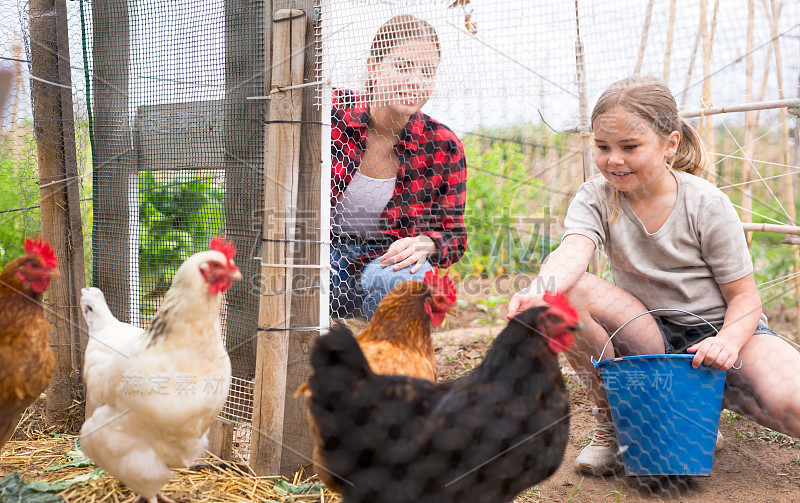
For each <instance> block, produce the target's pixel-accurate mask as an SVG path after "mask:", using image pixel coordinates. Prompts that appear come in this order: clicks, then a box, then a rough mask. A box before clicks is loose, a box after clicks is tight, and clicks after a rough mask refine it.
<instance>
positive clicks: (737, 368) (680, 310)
mask: <svg viewBox="0 0 800 503" xmlns="http://www.w3.org/2000/svg"><path fill="white" fill-rule="evenodd" d="M662 311H677V312H679V313H683V314H688V315H691V316H694V317H695V318H697V319H699V320H700V321H702V322H704V323H706V324H707V325H708V326H709V327H711V328H712V329H713V330H714V332H716V333H719V330H717V327H715V326H714V325H712V324H711V322H710V321H708V320H707V319H705V318H703V317H702V316H699V315H697V314H694V313H692V312H690V311H685V310H683V309H669V308H664V309H651V310H649V311H645V312H643V313H640V314H637V315H636V316H634V317H633V318H631V319H629V320H628V321H626V322H625V323H623V324H622V326H620V327H619V328H618V329H616V330H614V333H613V334H611V337H609V338H608V341H606V344H605V346H603V350H602V351H600V356H599V358H602V357H603V355H604V354H605V352H606V348H607V347H608V345H609V344H610V343H611V339H613V338H614V336H615V335H617V332H619V331H620V330H622V329H623V328H625V326H626V325H627V324H628V323H630V322H632V321H633V320H635V319H636V318H641V317H642V316H644V315H645V314H650V313H657V312H662ZM591 360H592V365H593V366H594V367H597V364H598V363H599V362H600V360H595V359H594V356H592V357H591ZM733 368H734V369H736V370H739V369H740V368H742V360H739V366H738V367H737V366H735V365H734V366H733Z"/></svg>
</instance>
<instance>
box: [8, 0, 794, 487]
mask: <svg viewBox="0 0 800 503" xmlns="http://www.w3.org/2000/svg"><path fill="white" fill-rule="evenodd" d="M407 15H410V16H413V17H414V18H416V19H419V20H423V21H424V22H425V28H414V30H417V31H419V33H422V32H423V31H424V30H430V31H425V32H424V33H426V35H424V36H422V35H419V33H417V31H415V32H414V33H415V34H414V36H413V37H411V38H412V39H414V40H419V39H420V38H422V39H423V40H424V41H425V44H427V46H425V47H426V49H425V50H429V49H430V47H434V48H435V57H432V56H431V53H425V55H423V56H420V52H419V51H420V50H421V49H419V47H416V46H414V47H412V46H408V47H411V48H410V49H408V50H409V51H410V52H409V54H412V55H413V57H412V56H409V58H410V60H411V61H412V63H413V64H418V65H420V68H422V70H420V71H421V72H422V75H423V76H424V78H425V79H427V80H426V82H427V84H426V85H427V86H428V87H421V88H420V89H417V90H415V91H414V93H416V94H414V95H413V96H412V97H411V98H413V99H414V100H416V101H423V102H424V106H423V107H422V109H421V111H422V112H423V113H424V114H425V118H424V119H423V118H422V116H421V115H413V114H416V110H415V111H414V112H413V113H412V114H407V115H413V116H414V117H417V120H418V122H419V124H418V126H417V127H418V130H415V129H413V128H412V127H409V128H405V129H404V128H399V129H397V130H396V131H394V133H395V134H396V135H397V138H396V139H397V140H398V141H400V142H401V143H402V142H404V141H407V140H408V138H410V135H415V134H418V135H422V136H424V135H423V131H424V132H425V134H429V132H430V131H436V135H435V137H434V138H433V139H431V138H430V137H429V136H425V141H426V142H428V143H426V145H431V147H430V149H431V150H430V151H425V152H413V151H408V150H403V151H395V153H394V155H398V156H399V157H400V158H401V159H402V161H401V164H403V163H405V162H406V161H408V166H412V165H413V166H416V164H414V163H416V162H417V160H416V159H419V162H420V163H424V162H427V161H426V160H425V159H426V156H427V157H430V158H431V159H435V162H434V164H435V163H440V164H442V165H443V166H444V167H443V168H442V169H443V170H444V171H443V172H442V173H439V172H436V175H435V176H437V177H440V178H437V180H445V182H446V183H444V182H443V185H448V187H447V190H444V189H443V190H441V191H440V193H438V194H431V191H430V190H428V192H427V193H426V192H425V190H423V189H419V190H417V191H416V192H415V191H414V190H411V189H409V192H410V193H411V196H408V197H405V199H402V196H401V195H400V194H399V193H397V192H393V191H392V190H393V189H392V187H393V186H394V181H396V180H400V181H401V182H403V183H406V182H407V183H408V186H409V187H411V186H415V187H416V185H414V183H423V182H424V180H425V178H424V177H423V178H422V179H421V180H422V181H417V182H414V179H412V175H411V174H409V173H411V168H410V167H409V168H408V171H401V172H400V173H399V175H398V174H397V173H388V174H385V173H380V172H378V173H375V176H373V177H371V178H370V177H367V178H368V179H365V180H361V182H359V183H363V184H364V185H361V186H360V187H363V188H362V189H361V190H363V191H375V192H374V194H375V198H374V200H373V201H372V202H371V203H370V204H371V205H372V210H371V211H372V213H369V208H365V207H363V206H362V207H357V205H355V202H354V201H352V200H351V199H350V198H349V197H350V196H352V192H347V189H346V188H345V187H347V186H348V184H352V183H356V182H353V181H352V179H351V178H352V173H350V174H349V175H348V174H347V173H349V172H350V171H352V167H353V165H354V164H353V163H357V162H360V161H361V159H362V158H364V157H363V156H364V155H366V154H365V153H364V152H363V149H361V150H359V148H360V147H359V144H358V140H354V141H350V142H348V141H346V140H343V139H342V138H343V137H344V135H345V134H346V135H350V136H353V135H356V136H358V134H361V133H353V131H357V132H358V131H359V128H360V127H363V126H365V124H366V122H365V121H367V120H368V119H369V114H368V112H367V111H366V109H364V104H363V101H364V100H363V97H364V96H365V93H366V92H369V93H373V94H372V95H373V96H377V95H379V94H380V92H386V93H389V92H390V91H389V90H384V91H380V90H379V86H378V81H377V80H376V78H375V75H376V74H374V72H373V67H374V66H375V65H377V64H379V63H380V61H381V59H380V58H382V56H376V54H377V53H376V52H375V50H376V49H375V47H376V45H375V44H376V42H375V41H374V40H373V39H374V37H375V35H376V33H378V32H379V31H380V30H381V29H382V27H383V26H384V25H385V24H386V23H387V21H389V20H391V19H392V18H395V17H396V16H407ZM0 19H2V21H0V33H2V37H0V38H1V39H2V47H0V71H2V75H5V76H6V77H5V80H4V81H0V100H2V99H3V98H4V97H5V99H4V101H2V106H1V108H0V145H1V146H0V186H2V193H0V265H4V264H5V263H7V262H8V261H9V260H11V259H12V258H13V257H15V256H17V255H18V254H20V253H21V249H22V242H23V239H24V237H25V236H29V235H33V234H38V233H41V234H42V235H44V236H47V237H48V238H49V239H50V241H51V242H52V243H53V244H54V247H55V248H56V250H57V252H58V254H59V257H60V258H62V257H63V258H62V260H61V267H62V278H61V279H62V281H63V287H59V288H58V289H56V290H55V291H53V292H50V293H48V297H47V298H46V306H47V312H48V316H49V321H51V322H52V323H53V325H54V327H55V329H54V331H53V335H52V337H51V345H52V346H53V348H54V352H55V353H56V356H57V374H56V381H54V383H56V382H57V383H61V386H62V388H63V389H61V393H48V395H47V399H48V400H49V401H52V403H50V404H48V411H50V412H49V413H52V415H53V419H54V420H56V419H58V417H59V412H61V413H62V414H61V415H62V416H63V412H64V411H68V410H72V409H75V408H80V406H79V405H77V406H76V405H75V404H76V403H77V404H79V403H80V401H81V397H82V393H81V391H80V390H81V388H82V383H81V378H80V369H81V362H82V357H81V352H82V348H85V342H86V331H85V328H84V327H83V322H82V320H81V316H80V312H79V309H78V301H79V296H80V288H82V287H85V286H97V287H99V288H101V289H102V290H103V292H104V294H105V296H106V299H107V301H108V305H109V307H110V308H111V309H112V311H113V313H114V314H115V315H116V316H117V317H118V318H119V319H120V320H122V321H126V322H130V323H132V324H135V325H139V326H143V327H146V326H148V324H149V322H150V320H151V319H152V317H153V315H154V314H155V312H156V311H157V309H158V307H159V305H160V302H161V300H162V299H163V295H164V293H165V292H166V290H167V289H168V288H169V285H170V282H171V279H172V276H173V275H174V273H175V271H176V270H177V268H178V267H179V266H180V264H181V263H182V262H183V260H184V259H186V258H187V257H189V256H190V255H191V254H193V253H195V252H197V251H201V250H203V249H206V247H207V245H208V242H209V240H210V239H211V238H212V237H214V236H216V235H218V234H222V233H224V234H225V235H226V236H227V237H228V238H229V239H231V240H233V242H234V243H235V245H236V247H237V254H236V262H237V264H238V266H239V268H240V269H241V272H242V274H243V276H244V279H243V280H242V281H240V282H237V283H236V284H234V286H233V287H232V288H231V289H230V290H229V291H228V292H227V294H226V297H225V302H224V307H223V313H222V319H223V333H224V339H225V343H226V347H227V349H228V352H229V355H230V357H231V362H232V367H233V380H232V383H231V393H230V396H229V399H228V402H227V404H226V406H225V409H224V410H223V413H222V419H224V422H223V423H221V424H222V426H220V429H219V431H217V432H216V433H215V434H216V435H217V436H218V437H219V442H220V443H224V442H223V440H224V439H225V438H228V440H229V441H230V440H231V439H230V438H229V437H231V436H232V438H233V439H234V440H235V441H236V442H239V443H240V444H241V445H243V446H244V447H241V448H240V449H239V451H238V452H237V453H234V454H235V455H238V456H239V457H244V458H247V459H249V461H250V463H251V465H253V466H255V467H256V471H258V472H259V473H267V474H269V473H278V472H280V473H291V471H292V470H293V469H295V468H296V467H297V466H299V465H303V464H308V463H309V462H310V451H311V446H312V443H311V438H310V434H309V432H308V427H307V423H306V419H305V409H304V408H303V405H302V401H301V399H300V398H297V397H295V396H294V393H295V392H296V391H297V389H298V387H299V386H300V385H301V384H302V383H303V382H304V381H305V379H306V377H307V375H308V373H309V364H308V357H309V356H308V355H309V351H310V347H312V345H313V342H314V340H315V338H316V337H317V335H318V334H319V332H320V330H321V329H322V328H324V327H327V326H328V325H329V324H330V322H331V320H332V319H334V318H351V317H353V316H355V317H361V316H362V315H363V314H364V311H362V308H361V306H354V309H350V310H349V312H346V313H345V312H340V308H342V309H344V307H345V304H346V303H347V302H350V301H351V299H348V298H346V297H340V296H339V294H340V293H341V292H339V291H338V290H337V285H333V284H332V283H331V281H330V275H331V270H332V268H333V269H334V270H335V271H339V270H342V269H344V270H348V269H349V268H350V267H351V266H352V265H353V264H354V263H357V262H363V257H364V255H369V254H370V253H377V252H376V250H385V247H383V248H382V247H381V246H383V244H382V243H381V237H380V236H383V235H385V233H381V232H380V231H381V230H383V231H387V230H388V231H390V234H391V235H393V236H394V237H397V238H403V237H407V236H412V237H413V236H415V235H416V234H417V233H423V234H424V233H428V235H430V236H433V237H432V238H431V241H433V242H434V243H435V244H436V245H437V246H438V248H437V249H439V250H444V249H447V250H448V252H447V253H444V252H441V253H439V252H437V253H434V254H432V255H429V259H430V262H432V263H433V264H432V265H434V266H441V267H443V268H450V269H451V270H452V271H454V272H453V274H454V275H455V276H457V278H458V282H459V284H460V288H461V289H462V291H469V289H470V288H476V287H474V285H478V284H480V285H484V284H485V283H483V282H479V281H477V280H479V279H480V280H486V279H488V280H497V281H495V282H494V283H493V284H494V285H495V286H494V287H493V290H492V291H491V292H490V293H491V296H495V297H497V298H505V299H508V298H510V296H511V295H512V294H513V293H515V292H516V291H518V290H520V289H522V288H524V287H525V286H527V285H528V284H530V282H531V281H532V278H534V277H535V274H536V271H537V270H538V267H539V265H541V261H542V260H543V259H544V258H545V257H546V255H547V254H548V253H549V252H550V251H551V250H552V249H553V248H554V247H555V246H557V244H558V241H559V237H560V235H561V232H562V231H563V219H564V215H565V213H566V208H567V205H568V204H569V201H570V200H571V198H572V196H573V195H574V194H575V192H576V190H577V189H578V187H579V186H580V184H581V183H582V182H583V181H584V180H585V179H587V178H588V177H590V176H592V175H593V174H594V173H595V171H596V168H595V167H594V165H593V162H592V153H591V147H590V133H591V131H590V128H589V123H588V117H589V113H590V110H591V106H592V104H593V102H594V100H596V99H597V97H598V96H599V94H600V93H601V92H602V90H603V89H605V88H606V87H607V86H608V85H609V84H610V83H612V82H614V81H616V80H619V79H621V78H624V77H627V76H630V75H634V74H636V75H653V76H657V77H659V78H661V79H663V80H664V81H665V82H666V83H667V84H668V85H669V87H670V89H671V90H672V92H673V94H674V95H675V97H676V99H677V101H678V105H679V106H680V109H681V113H682V114H683V115H684V117H686V118H688V119H690V120H691V121H692V123H693V124H695V125H696V126H697V128H698V130H699V132H700V134H701V136H702V138H703V140H704V142H705V144H706V145H707V147H708V150H709V153H710V154H711V156H712V164H713V167H714V169H713V171H712V173H709V177H710V178H711V179H712V180H713V181H714V182H715V183H716V185H717V186H718V187H719V188H720V189H722V190H723V192H725V193H726V194H727V195H728V196H729V197H730V198H731V200H732V201H733V203H734V205H735V207H736V209H737V211H738V212H739V215H740V217H741V219H742V221H743V224H744V226H745V230H746V231H747V232H748V236H750V237H751V240H749V242H750V246H751V255H752V257H753V261H754V264H755V268H756V273H755V275H756V281H757V284H758V287H759V289H760V292H761V295H762V299H763V301H764V304H765V306H766V310H767V311H768V312H769V314H770V315H772V314H775V315H777V316H783V317H784V318H785V319H784V320H783V321H784V322H785V323H786V326H790V327H794V328H793V333H792V334H785V335H787V336H790V339H791V340H792V341H793V342H794V343H795V345H796V337H797V334H798V326H800V325H799V324H800V316H798V313H800V255H798V254H799V253H800V252H799V251H798V250H800V248H799V247H798V245H799V244H800V228H798V227H797V221H796V218H797V215H796V212H797V208H798V197H797V194H798V193H799V191H800V162H799V160H798V152H799V151H800V128H798V119H797V116H798V111H799V110H800V99H798V96H799V95H800V22H798V20H800V4H798V3H797V2H792V1H780V0H762V1H754V0H749V1H748V2H737V1H733V0H714V1H710V0H701V1H700V2H694V1H690V0H647V1H634V0H624V1H619V0H575V1H572V0H561V1H558V2H544V3H543V2H526V1H521V0H500V1H488V0H487V1H485V0H457V1H453V0H443V1H430V2H419V1H413V0H392V1H386V2H369V1H364V0H273V1H266V2H246V1H241V0H236V1H234V0H225V1H207V0H206V1H196V0H190V1H183V2H172V1H168V0H131V1H128V0H106V1H102V2H100V1H94V2H92V1H84V0H79V1H70V2H65V1H63V0H61V1H59V0H55V1H50V2H47V1H40V0H28V1H22V0H19V1H17V0H7V1H6V2H2V3H0ZM393 36H397V37H402V36H403V35H397V34H395V35H393ZM426 37H427V38H426ZM391 44H394V42H392V43H391ZM391 44H390V45H391ZM423 45H424V44H423ZM391 47H394V45H391ZM418 57H419V58H421V59H415V58H418ZM425 58H428V59H427V60H426V59H425ZM431 61H432V62H431ZM426 64H427V65H428V66H427V67H426V66H425V65H426ZM412 66H413V65H412ZM426 68H427V70H426ZM393 71H398V72H401V71H406V70H403V69H398V68H394V69H393ZM409 71H410V70H409ZM415 71H416V70H415ZM426 72H427V73H426ZM380 78H384V77H382V76H381V77H380ZM4 82H7V85H6V84H4ZM4 85H5V86H6V87H5V88H4V87H3V86H4ZM387 86H388V84H387ZM387 89H388V88H387ZM411 98H409V100H411ZM359 107H361V108H359ZM342 110H346V113H345V112H341V111H342ZM337 113H339V114H340V115H337ZM359 114H361V115H359ZM332 117H333V119H332ZM332 120H333V122H332ZM363 134H366V133H363ZM430 134H433V133H430ZM383 139H384V140H385V139H387V137H384V138H383ZM351 140H352V138H351ZM408 141H409V143H410V140H408ZM387 155H392V154H387ZM441 159H444V160H441ZM431 169H433V168H431ZM437 169H438V168H437ZM401 170H405V168H401ZM404 176H405V177H407V178H408V179H407V180H406V179H403V177H404ZM420 176H422V175H420ZM424 176H434V175H424ZM339 178H346V181H343V180H340V179H339ZM386 180H389V181H390V183H389V186H388V188H387V185H386V183H383V182H385V181H386ZM398 183H399V182H398ZM415 190H416V189H415ZM395 198H396V199H395ZM437 198H441V199H437ZM401 199H402V200H401ZM389 201H391V203H390V204H389V208H390V209H389V210H388V211H386V212H383V213H382V212H381V208H384V206H385V205H386V204H387V203H388V202H389ZM404 205H406V206H407V207H409V208H412V209H413V211H419V212H420V213H419V214H415V215H416V216H417V217H418V218H417V219H416V220H414V219H409V218H404V217H403V216H402V215H400V216H398V214H396V212H395V213H393V212H392V211H391V208H401V207H404ZM426 205H427V206H426ZM358 212H362V213H358ZM364 212H366V213H364ZM424 212H429V213H427V214H425V215H424V216H419V215H422V214H423V213H424ZM357 213H358V214H359V215H362V216H365V218H366V220H365V222H366V224H363V225H362V224H358V223H357V224H356V225H354V224H353V222H357V219H355V220H348V219H347V218H345V217H347V216H348V215H349V216H353V215H356V214H357ZM376 222H377V224H376ZM370 223H371V224H373V226H374V225H379V226H382V227H381V228H377V227H375V228H367V227H368V225H369V224H370ZM343 225H344V227H343ZM439 225H440V226H441V227H436V226H439ZM365 226H366V227H365ZM754 232H756V234H752V233H754ZM356 236H357V237H358V238H359V239H363V240H364V241H362V242H360V245H363V244H364V242H367V244H369V245H371V246H373V247H372V248H369V249H364V248H358V250H356V251H352V252H351V251H348V252H347V253H345V252H341V250H343V249H344V248H343V246H346V245H348V244H349V243H350V241H349V240H351V239H353V238H354V237H356ZM749 239H750V238H749ZM332 249H334V252H338V255H332V254H331V250H332ZM370 258H372V257H370ZM337 261H338V262H337ZM596 267H600V268H601V269H600V270H599V271H598V272H599V273H601V274H602V273H604V269H602V268H603V267H604V261H603V258H602V254H601V257H600V261H599V265H598V266H596ZM422 273H424V270H423V271H422ZM500 279H502V280H503V281H500ZM481 288H482V286H481ZM472 293H476V292H472ZM485 297H486V299H487V300H486V301H485V304H484V305H486V306H489V300H488V299H489V295H488V294H487V295H486V296H485ZM496 302H499V301H495V303H496ZM491 307H492V308H494V304H492V306H491ZM452 328H459V327H452ZM59 376H61V380H59ZM54 386H55V385H54ZM54 390H56V388H54ZM59 397H61V398H60V399H59ZM59 400H60V401H59ZM61 420H62V421H67V420H66V419H64V418H63V417H61Z"/></svg>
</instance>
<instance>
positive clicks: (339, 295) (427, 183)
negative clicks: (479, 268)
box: [331, 15, 467, 318]
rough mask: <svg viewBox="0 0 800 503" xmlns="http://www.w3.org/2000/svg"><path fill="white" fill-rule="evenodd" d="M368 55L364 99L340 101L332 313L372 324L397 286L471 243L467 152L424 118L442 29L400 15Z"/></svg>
mask: <svg viewBox="0 0 800 503" xmlns="http://www.w3.org/2000/svg"><path fill="white" fill-rule="evenodd" d="M369 54H370V55H369V58H368V59H367V69H368V74H369V80H368V82H367V89H366V93H363V92H354V91H349V90H342V89H336V90H334V96H333V111H332V124H331V126H332V128H331V141H332V145H331V150H332V155H331V156H332V173H331V175H332V181H331V205H332V211H331V214H332V234H333V235H332V239H333V246H332V247H331V266H332V272H331V312H332V314H333V315H334V316H336V317H340V318H343V317H346V316H349V315H352V314H356V315H357V314H364V315H365V316H366V317H367V318H370V317H371V316H372V313H373V312H374V311H375V309H376V308H377V306H378V303H379V302H380V301H381V299H382V298H383V297H384V296H385V295H386V294H387V293H389V291H390V290H391V289H392V288H393V287H394V286H395V285H397V284H398V283H401V282H403V281H406V280H409V279H416V280H419V281H422V278H423V277H424V276H425V273H426V272H427V271H428V270H430V269H431V268H432V266H438V267H449V266H450V265H451V264H452V263H454V262H457V261H458V260H460V259H461V257H462V256H463V254H464V250H465V248H466V244H467V234H466V230H465V229H464V204H465V200H466V193H465V191H466V178H467V168H466V161H465V158H464V148H463V146H462V145H461V142H460V141H459V140H458V138H457V137H456V135H455V134H454V133H453V132H452V131H451V130H450V129H448V128H447V127H446V126H444V125H443V124H441V123H439V122H437V121H435V120H434V119H431V118H430V117H428V116H427V115H425V114H424V113H422V112H420V108H422V106H423V105H424V104H425V103H426V102H427V101H428V98H430V96H431V93H432V92H433V87H434V83H435V82H436V70H437V67H438V65H439V57H440V49H439V38H438V36H437V35H436V31H435V30H434V29H433V27H432V26H431V25H430V24H428V23H427V22H425V21H423V20H421V19H417V18H415V17H413V16H409V15H403V16H396V17H393V18H391V19H390V20H389V21H387V22H386V23H385V24H384V25H383V26H382V27H381V28H380V30H378V33H377V34H376V35H375V38H374V39H373V41H372V46H371V48H370V53H369ZM359 311H360V313H359Z"/></svg>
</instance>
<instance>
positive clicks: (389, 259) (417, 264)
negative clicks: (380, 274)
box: [381, 234, 436, 274]
mask: <svg viewBox="0 0 800 503" xmlns="http://www.w3.org/2000/svg"><path fill="white" fill-rule="evenodd" d="M435 251H436V244H435V243H434V242H433V240H432V239H431V238H429V237H428V236H426V235H424V234H422V235H419V236H416V237H413V238H402V239H398V240H397V241H395V242H394V243H392V244H391V246H389V248H388V249H387V250H386V253H384V254H383V255H382V256H381V267H389V266H390V265H392V266H393V267H392V269H394V270H395V271H399V270H400V269H405V268H406V267H409V266H411V274H414V273H415V272H417V271H419V270H420V268H421V267H422V266H423V265H424V264H425V261H426V260H427V259H428V257H430V256H431V255H432V254H433V252H435Z"/></svg>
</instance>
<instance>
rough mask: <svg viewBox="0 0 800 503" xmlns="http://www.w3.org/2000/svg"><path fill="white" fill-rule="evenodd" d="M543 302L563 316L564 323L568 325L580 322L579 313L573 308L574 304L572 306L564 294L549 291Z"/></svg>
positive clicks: (545, 294) (543, 297) (545, 293)
mask: <svg viewBox="0 0 800 503" xmlns="http://www.w3.org/2000/svg"><path fill="white" fill-rule="evenodd" d="M542 300H544V301H545V302H547V303H548V304H549V305H550V308H551V309H553V310H554V311H555V312H557V313H558V314H559V315H561V317H562V318H564V321H566V322H567V323H577V322H578V319H579V318H578V311H576V310H575V308H574V307H572V304H570V302H569V300H568V299H567V296H566V295H564V294H563V293H550V292H549V291H547V292H544V295H543V296H542Z"/></svg>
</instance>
